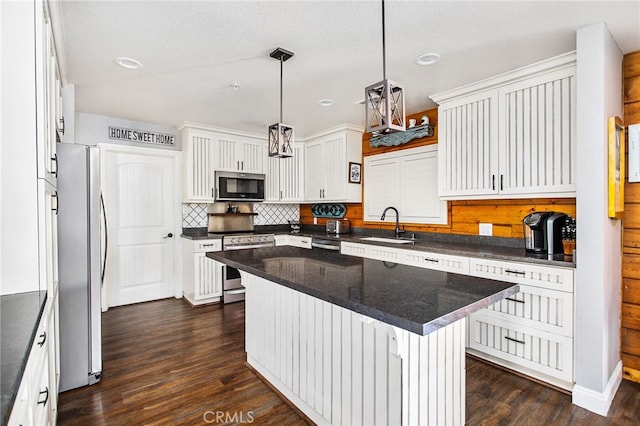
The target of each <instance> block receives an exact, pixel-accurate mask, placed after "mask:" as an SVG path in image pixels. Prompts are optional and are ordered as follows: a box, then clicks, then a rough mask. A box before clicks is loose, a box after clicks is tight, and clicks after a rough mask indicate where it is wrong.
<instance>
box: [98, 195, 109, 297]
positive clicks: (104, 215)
mask: <svg viewBox="0 0 640 426" xmlns="http://www.w3.org/2000/svg"><path fill="white" fill-rule="evenodd" d="M100 207H101V209H102V215H101V216H102V225H103V229H104V253H103V254H102V270H101V271H100V283H101V287H102V286H104V274H105V271H106V270H107V248H108V247H109V233H108V232H107V209H106V208H105V206H104V197H103V196H102V192H100Z"/></svg>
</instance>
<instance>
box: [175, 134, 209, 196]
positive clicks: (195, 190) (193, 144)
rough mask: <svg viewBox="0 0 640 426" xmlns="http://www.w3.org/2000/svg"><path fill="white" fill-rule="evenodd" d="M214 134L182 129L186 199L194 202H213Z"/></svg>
mask: <svg viewBox="0 0 640 426" xmlns="http://www.w3.org/2000/svg"><path fill="white" fill-rule="evenodd" d="M213 139H214V134H213V133H211V132H208V131H204V130H199V129H191V128H188V127H187V128H184V129H182V161H183V168H184V171H183V173H184V188H183V192H184V200H185V201H186V202H193V203H212V202H213V191H214V187H215V185H214V182H213V157H214V154H213V151H214V145H213Z"/></svg>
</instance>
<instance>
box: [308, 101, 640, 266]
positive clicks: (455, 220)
mask: <svg viewBox="0 0 640 426" xmlns="http://www.w3.org/2000/svg"><path fill="white" fill-rule="evenodd" d="M423 115H427V117H429V122H430V123H434V124H435V125H436V128H435V132H434V135H433V136H432V137H428V138H421V139H414V140H412V141H410V142H409V143H407V144H405V145H400V146H395V147H378V148H371V146H370V143H369V140H370V139H371V134H370V133H365V134H364V135H363V136H362V156H363V157H366V156H368V155H374V154H382V153H385V152H391V151H398V150H401V149H407V148H414V147H418V146H423V145H431V144H434V143H437V142H438V109H437V108H434V109H429V110H426V111H421V112H418V113H415V114H411V115H408V116H407V121H408V120H409V119H410V118H415V119H416V121H417V122H418V123H420V118H421V117H422V116H423ZM366 178H367V177H366V176H363V180H364V179H366ZM311 206H312V204H302V205H300V222H301V223H303V224H313V214H312V213H311ZM448 210H449V224H448V225H431V226H427V225H411V224H405V229H406V230H407V231H409V232H440V233H448V234H463V235H478V231H479V226H478V224H479V223H492V224H493V235H494V236H497V237H508V238H522V237H523V230H522V218H523V217H525V216H526V215H527V214H529V213H531V212H534V211H558V212H563V213H566V214H568V215H571V216H573V217H576V200H575V198H557V199H551V198H544V199H519V200H474V201H450V202H449V208H448ZM380 214H382V212H380ZM345 217H346V218H347V219H349V221H350V222H351V227H356V228H372V229H388V230H390V231H392V230H393V229H394V227H395V224H393V223H391V222H389V223H386V224H380V223H377V222H365V221H363V207H362V204H347V214H346V215H345ZM639 220H640V218H639ZM325 223H326V219H322V218H318V224H319V225H324V224H325ZM638 241H639V244H640V232H639V236H638ZM639 247H640V245H639ZM638 266H639V270H640V264H639V265H638Z"/></svg>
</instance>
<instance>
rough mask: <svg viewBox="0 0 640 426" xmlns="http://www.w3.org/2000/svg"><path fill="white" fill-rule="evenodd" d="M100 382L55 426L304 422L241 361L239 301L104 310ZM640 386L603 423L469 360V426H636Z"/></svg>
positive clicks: (61, 412) (624, 389)
mask: <svg viewBox="0 0 640 426" xmlns="http://www.w3.org/2000/svg"><path fill="white" fill-rule="evenodd" d="M102 329H103V371H104V374H103V377H102V381H101V382H100V383H98V384H96V385H93V386H88V387H83V388H80V389H75V390H72V391H68V392H64V393H62V394H60V398H59V401H58V423H59V424H60V425H109V426H111V425H139V424H147V425H171V424H185V425H187V424H188V425H197V424H216V425H220V424H232V423H251V422H252V423H253V424H280V425H283V424H286V425H296V424H304V422H303V421H302V419H301V418H300V417H299V416H298V415H297V414H296V413H295V412H294V411H293V410H292V409H291V408H289V406H287V405H286V404H285V403H284V402H282V400H280V398H279V397H278V396H277V395H276V394H275V393H274V392H272V391H271V390H270V389H269V388H268V387H267V386H266V385H265V384H264V383H262V382H261V381H260V380H259V379H258V378H257V377H256V376H255V375H254V374H253V373H252V372H251V371H250V370H248V369H247V367H246V366H245V365H244V303H234V304H230V305H227V306H224V307H223V306H221V305H211V306H204V307H198V308H192V307H191V306H189V305H188V304H187V303H186V302H185V301H183V300H176V299H165V300H160V301H155V302H148V303H143V304H138V305H131V306H125V307H119V308H112V309H110V310H109V311H108V312H106V313H104V314H103V327H102ZM639 423H640V384H637V383H632V382H628V381H623V383H622V386H621V387H620V390H619V391H618V393H617V395H616V397H615V399H614V401H613V405H612V407H611V409H610V410H609V416H608V417H607V418H604V417H601V416H598V415H596V414H593V413H590V412H588V411H586V410H584V409H581V408H579V407H577V406H574V405H572V404H571V397H570V396H568V395H565V394H562V393H560V392H557V391H555V390H553V389H549V388H547V387H545V386H542V385H539V384H536V383H533V382H531V381H529V380H527V379H524V378H521V377H518V376H515V375H513V374H510V373H507V372H504V371H502V370H500V369H497V368H494V367H492V366H489V365H487V364H484V363H482V362H479V361H477V360H474V359H471V358H468V359H467V424H469V425H529V424H530V425H542V424H544V425H574V424H575V425H582V424H588V425H614V424H615V425H627V424H628V425H637V424H639Z"/></svg>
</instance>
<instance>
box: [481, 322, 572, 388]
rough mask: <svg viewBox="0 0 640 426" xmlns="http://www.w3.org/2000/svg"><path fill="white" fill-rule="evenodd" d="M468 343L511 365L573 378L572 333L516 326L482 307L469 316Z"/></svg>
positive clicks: (554, 375)
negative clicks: (565, 334)
mask: <svg viewBox="0 0 640 426" xmlns="http://www.w3.org/2000/svg"><path fill="white" fill-rule="evenodd" d="M469 347H470V348H471V349H475V350H477V351H479V352H482V353H485V354H488V355H491V356H493V357H496V358H498V359H502V360H505V361H508V362H509V365H508V366H509V367H511V368H515V369H517V367H518V366H521V367H524V368H525V369H529V370H532V371H534V372H539V373H542V374H544V375H547V376H550V377H554V378H557V379H559V380H562V381H565V382H568V383H571V382H573V339H571V338H570V337H566V336H560V335H558V334H553V333H548V332H545V331H542V330H538V329H535V328H530V327H519V326H518V327H517V329H516V327H515V326H514V324H513V323H510V322H508V321H503V320H501V319H499V318H495V317H493V316H492V315H487V314H486V312H485V311H479V312H476V313H474V314H471V315H470V316H469ZM511 364H514V365H515V366H514V365H511ZM524 372H525V373H528V371H524Z"/></svg>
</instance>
